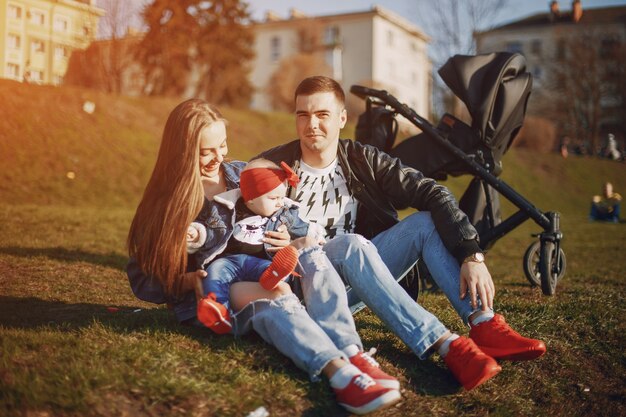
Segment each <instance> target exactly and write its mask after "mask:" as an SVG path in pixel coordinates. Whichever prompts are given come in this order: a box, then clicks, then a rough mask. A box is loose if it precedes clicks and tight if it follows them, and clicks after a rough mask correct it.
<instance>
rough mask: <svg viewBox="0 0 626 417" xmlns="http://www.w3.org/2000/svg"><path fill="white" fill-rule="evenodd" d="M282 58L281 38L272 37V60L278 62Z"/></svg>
mask: <svg viewBox="0 0 626 417" xmlns="http://www.w3.org/2000/svg"><path fill="white" fill-rule="evenodd" d="M279 59H280V38H279V37H278V36H274V37H272V39H271V40H270V60H271V61H272V62H277V61H278V60H279Z"/></svg>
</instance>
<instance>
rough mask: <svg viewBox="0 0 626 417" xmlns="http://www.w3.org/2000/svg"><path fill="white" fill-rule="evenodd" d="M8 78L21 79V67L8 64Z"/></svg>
mask: <svg viewBox="0 0 626 417" xmlns="http://www.w3.org/2000/svg"><path fill="white" fill-rule="evenodd" d="M6 76H7V77H9V78H16V79H17V78H20V66H19V65H17V64H12V63H10V62H9V63H8V64H7V70H6Z"/></svg>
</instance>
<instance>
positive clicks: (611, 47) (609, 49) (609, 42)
mask: <svg viewBox="0 0 626 417" xmlns="http://www.w3.org/2000/svg"><path fill="white" fill-rule="evenodd" d="M619 47H620V42H619V39H617V38H614V37H607V38H604V39H602V41H600V58H602V59H610V58H616V57H617V56H618V51H619Z"/></svg>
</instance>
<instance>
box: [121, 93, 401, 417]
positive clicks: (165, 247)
mask: <svg viewBox="0 0 626 417" xmlns="http://www.w3.org/2000/svg"><path fill="white" fill-rule="evenodd" d="M226 139H227V135H226V121H225V120H224V118H223V117H222V115H221V114H220V113H219V111H218V110H217V109H216V108H214V107H212V106H211V105H209V104H208V103H206V102H204V101H202V100H195V99H192V100H187V101H185V102H183V103H181V104H179V105H178V106H177V107H176V108H175V109H174V110H173V111H172V112H171V114H170V116H169V118H168V120H167V122H166V125H165V129H164V131H163V138H162V142H161V147H160V149H159V153H158V157H157V161H156V164H155V167H154V170H153V172H152V175H151V177H150V180H149V182H148V185H147V186H146V189H145V192H144V194H143V197H142V199H141V202H140V203H139V206H138V208H137V211H136V213H135V216H134V218H133V221H132V224H131V227H130V232H129V235H128V250H129V254H130V257H131V260H130V262H129V264H128V266H127V273H128V277H129V282H130V285H131V288H132V290H133V292H134V293H135V295H136V296H137V297H138V298H140V299H142V300H144V301H149V302H153V303H158V304H161V303H168V304H170V306H171V307H172V309H173V310H174V313H175V314H176V317H177V319H178V320H179V321H180V322H183V323H189V324H199V322H198V320H197V317H196V301H197V300H196V294H195V293H194V290H196V289H197V288H202V286H198V285H197V282H198V280H200V279H204V278H205V277H206V272H205V271H203V270H198V271H193V270H190V269H191V268H189V266H188V265H190V262H189V259H188V258H187V256H188V255H187V231H188V227H189V225H190V224H191V223H192V222H193V221H194V219H195V218H196V217H197V216H198V214H199V213H200V211H201V209H202V208H203V205H204V204H206V203H207V200H209V201H210V200H212V199H213V197H214V196H216V195H217V194H220V193H222V192H225V191H227V190H232V189H235V188H237V187H238V183H239V174H240V172H241V170H242V169H243V167H244V165H245V164H244V163H243V162H237V161H226V160H224V157H225V156H226V154H227V153H228V146H227V143H226ZM221 220H222V219H221V218H218V219H216V221H215V224H208V227H216V228H219V227H225V225H224V224H223V223H221V224H220V222H221ZM264 241H265V242H266V243H269V244H270V245H274V246H276V250H278V249H280V248H281V247H282V246H286V245H287V244H289V235H288V234H287V233H286V232H283V231H275V232H267V238H265V239H264ZM191 256H193V255H191ZM299 263H300V268H301V269H302V270H306V271H308V272H309V273H307V274H306V276H303V277H302V280H301V285H302V292H303V296H304V301H305V304H306V306H307V307H306V308H305V307H304V306H303V305H302V303H301V302H300V300H299V299H298V297H296V295H295V294H293V293H292V292H291V290H290V288H289V286H288V285H284V286H282V285H281V286H278V287H277V289H275V290H265V289H264V288H263V287H261V284H259V283H258V282H235V283H234V284H232V286H231V289H230V298H231V302H232V304H233V305H242V306H243V307H242V308H240V309H239V310H238V311H233V313H234V314H231V322H232V333H233V334H235V335H240V334H244V333H246V332H248V331H250V330H254V331H256V332H257V333H258V334H259V335H260V336H261V337H262V338H263V339H264V340H265V341H266V342H267V343H269V344H271V345H273V346H274V347H276V348H277V349H278V350H279V351H280V352H281V353H283V354H284V355H285V356H287V357H289V358H290V359H291V360H293V361H294V363H295V364H296V365H297V366H298V367H300V368H302V369H304V370H305V371H307V372H308V373H309V375H310V377H311V379H312V380H317V379H319V376H320V374H324V375H325V376H327V377H328V378H329V382H330V385H331V386H332V387H333V389H334V391H335V394H336V396H337V400H338V402H339V404H341V405H342V406H343V407H345V408H347V409H348V410H350V411H352V412H355V413H358V414H364V413H367V412H371V411H374V410H377V409H380V408H382V407H385V406H388V405H390V404H392V403H394V402H396V401H398V400H399V399H400V393H399V382H398V381H397V380H396V379H395V378H393V377H390V376H389V375H387V374H385V373H384V372H382V371H381V370H380V369H379V367H378V364H377V363H376V362H375V361H373V359H372V358H371V357H369V356H367V355H366V354H364V353H363V344H362V342H361V340H360V338H359V336H358V334H357V332H356V327H355V325H354V320H353V318H352V314H351V313H350V309H349V307H348V300H347V296H346V292H345V287H344V284H343V282H342V281H341V278H340V277H339V275H338V274H337V272H336V271H335V270H334V269H333V267H332V265H331V264H330V261H329V260H328V258H327V257H326V255H325V254H324V252H323V250H322V248H321V246H319V245H313V246H310V247H306V248H304V249H301V250H300V257H299ZM242 287H245V290H240V288H242ZM238 288H239V289H238ZM251 294H253V295H254V296H252V297H251ZM199 295H200V296H206V294H199ZM241 300H245V301H241ZM248 300H254V301H252V302H249V303H248Z"/></svg>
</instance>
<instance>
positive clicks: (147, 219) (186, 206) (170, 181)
mask: <svg viewBox="0 0 626 417" xmlns="http://www.w3.org/2000/svg"><path fill="white" fill-rule="evenodd" d="M216 121H223V122H225V120H224V118H223V117H222V115H221V114H220V112H219V111H218V110H217V109H216V108H215V107H213V106H211V105H210V104H208V103H206V102H205V101H202V100H197V99H191V100H187V101H184V102H182V103H180V104H179V105H178V106H176V108H175V109H174V110H172V112H171V113H170V115H169V117H168V119H167V123H166V124H165V128H164V130H163V139H162V140H161V146H160V148H159V154H158V157H157V161H156V164H155V166H154V170H153V171H152V175H151V177H150V181H149V182H148V185H147V186H146V189H145V191H144V193H143V197H142V198H141V202H140V203H139V207H137V211H136V212H135V217H134V218H133V222H132V224H131V226H130V231H129V233H128V241H127V244H128V253H129V255H130V256H131V257H134V258H135V259H136V260H137V262H138V264H139V266H140V267H141V270H142V271H143V272H144V273H146V274H148V275H151V276H153V277H156V278H158V279H159V281H160V282H161V284H162V285H163V288H164V290H165V292H166V293H168V294H175V295H177V294H180V293H181V284H182V280H181V279H180V278H181V276H182V275H183V274H184V273H185V271H186V269H187V251H186V233H187V227H188V226H189V225H190V224H191V222H192V221H193V220H194V219H195V218H196V216H197V215H198V214H199V213H200V210H201V209H202V204H203V202H204V190H203V187H202V181H201V178H200V168H199V160H200V133H201V132H202V130H203V129H204V128H206V127H207V126H209V125H210V124H211V123H214V122H216Z"/></svg>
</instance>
